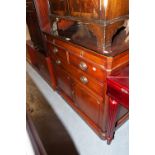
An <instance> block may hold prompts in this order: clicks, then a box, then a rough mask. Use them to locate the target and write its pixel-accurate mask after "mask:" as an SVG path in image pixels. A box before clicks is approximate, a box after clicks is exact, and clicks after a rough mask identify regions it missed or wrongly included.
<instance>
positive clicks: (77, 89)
mask: <svg viewBox="0 0 155 155" xmlns="http://www.w3.org/2000/svg"><path fill="white" fill-rule="evenodd" d="M74 95H75V97H74V99H75V103H76V105H77V106H78V107H79V109H80V110H81V111H82V112H83V113H84V114H86V115H87V116H88V117H89V118H90V119H91V120H92V121H93V122H94V123H95V124H98V121H99V111H100V104H101V103H102V100H101V99H100V98H97V97H95V96H93V94H92V93H90V92H88V91H87V90H86V89H84V88H82V87H81V86H80V85H79V84H76V85H74Z"/></svg>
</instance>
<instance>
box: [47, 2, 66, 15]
mask: <svg viewBox="0 0 155 155" xmlns="http://www.w3.org/2000/svg"><path fill="white" fill-rule="evenodd" d="M49 4H50V9H51V13H53V14H57V15H61V16H63V15H67V14H68V5H67V0H49Z"/></svg>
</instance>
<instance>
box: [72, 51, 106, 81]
mask: <svg viewBox="0 0 155 155" xmlns="http://www.w3.org/2000/svg"><path fill="white" fill-rule="evenodd" d="M69 62H70V63H71V64H72V65H74V66H75V67H76V68H78V69H80V70H81V71H82V72H85V73H87V74H88V75H90V76H91V77H93V78H94V79H96V80H98V81H100V82H103V81H105V78H106V72H105V71H104V70H103V69H102V68H101V67H100V66H98V65H96V64H95V63H93V62H90V61H88V60H86V59H84V58H82V57H78V56H76V55H74V54H69Z"/></svg>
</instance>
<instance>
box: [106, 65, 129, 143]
mask: <svg viewBox="0 0 155 155" xmlns="http://www.w3.org/2000/svg"><path fill="white" fill-rule="evenodd" d="M128 78H129V67H128V66H127V67H126V68H124V69H122V70H121V72H120V73H119V74H117V75H115V76H109V77H108V79H107V86H108V87H107V95H108V96H109V110H108V122H107V140H108V144H109V143H110V142H111V140H112V139H113V136H114V132H115V130H116V129H115V128H116V125H117V124H116V123H118V124H119V122H117V115H118V107H119V105H122V106H123V107H125V108H126V109H127V110H129V79H128ZM125 119H128V112H127V113H126V114H125V115H124V116H123V117H122V121H124V120H125Z"/></svg>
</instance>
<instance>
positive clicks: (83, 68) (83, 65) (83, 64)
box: [79, 62, 88, 71]
mask: <svg viewBox="0 0 155 155" xmlns="http://www.w3.org/2000/svg"><path fill="white" fill-rule="evenodd" d="M79 67H80V69H82V70H83V71H86V70H87V69H88V67H87V64H86V63H84V62H80V64H79Z"/></svg>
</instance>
